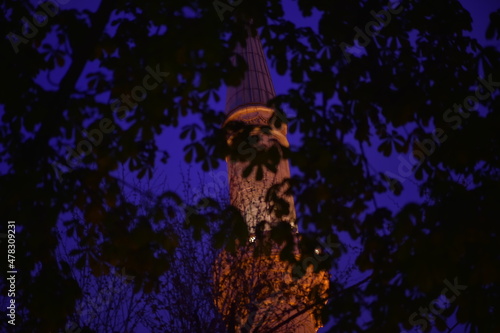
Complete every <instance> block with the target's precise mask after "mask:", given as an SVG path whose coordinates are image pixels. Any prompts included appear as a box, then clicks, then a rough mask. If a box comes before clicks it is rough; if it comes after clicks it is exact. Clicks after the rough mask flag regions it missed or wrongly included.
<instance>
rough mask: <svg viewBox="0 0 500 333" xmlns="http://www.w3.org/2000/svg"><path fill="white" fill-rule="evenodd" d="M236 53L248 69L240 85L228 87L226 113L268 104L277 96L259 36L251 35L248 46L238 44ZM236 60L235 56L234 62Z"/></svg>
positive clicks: (247, 42) (247, 41)
mask: <svg viewBox="0 0 500 333" xmlns="http://www.w3.org/2000/svg"><path fill="white" fill-rule="evenodd" d="M248 33H249V34H250V31H248ZM235 53H237V54H239V55H241V56H242V57H243V59H244V60H245V62H246V63H247V64H248V71H247V72H246V73H245V76H244V78H243V80H242V81H241V83H240V85H239V86H237V87H234V86H229V87H227V93H226V109H225V112H226V115H229V114H231V113H232V112H234V111H236V110H237V109H238V108H241V107H245V106H248V105H262V106H266V105H267V102H268V101H269V100H270V99H272V98H274V97H275V96H276V93H275V91H274V85H273V81H272V80H271V75H270V74H269V68H268V66H267V61H266V58H265V56H264V51H263V50H262V44H261V42H260V39H259V37H258V36H251V35H249V36H248V38H247V40H246V47H242V46H241V45H239V44H238V46H237V47H236V49H235ZM235 60H236V59H235V58H233V64H234V63H235Z"/></svg>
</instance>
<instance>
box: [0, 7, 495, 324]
mask: <svg viewBox="0 0 500 333" xmlns="http://www.w3.org/2000/svg"><path fill="white" fill-rule="evenodd" d="M32 2H33V3H34V4H35V3H37V2H35V1H32ZM284 3H285V5H284V7H285V9H286V16H285V18H287V19H289V20H291V21H292V22H294V23H295V24H296V25H298V26H309V27H311V28H313V29H316V28H317V20H318V14H317V13H313V15H312V16H311V17H308V18H303V17H302V15H301V13H300V11H299V10H298V7H297V4H296V2H295V1H291V0H286V1H284ZM461 3H462V4H463V6H464V7H465V9H467V10H468V11H469V12H470V13H471V15H472V19H473V31H472V32H471V34H470V35H471V37H474V38H476V39H477V40H478V41H479V43H481V44H483V45H497V46H498V43H497V42H496V44H495V42H492V41H487V40H486V38H485V31H486V26H487V24H488V23H489V14H490V13H491V12H492V11H494V10H496V9H498V7H499V5H500V2H498V1H497V0H475V1H474V0H462V1H461ZM98 4H99V0H88V1H80V0H72V1H69V2H68V3H67V4H66V5H63V6H62V8H64V9H69V8H78V9H84V8H85V9H88V10H90V11H95V10H96V8H97V7H98ZM354 33H355V32H354V31H353V37H354ZM264 51H266V46H265V45H264ZM3 52H5V51H3ZM96 64H97V62H90V63H88V64H87V67H86V70H87V72H90V71H92V70H95V69H96ZM268 64H269V66H270V71H271V76H272V79H273V82H274V87H275V90H276V93H277V94H286V93H287V91H288V89H290V88H292V87H293V84H292V83H291V79H290V78H289V77H287V76H286V75H285V76H280V75H279V74H277V72H276V69H275V68H274V67H273V66H271V62H270V59H268ZM68 67H69V64H66V65H65V66H63V67H62V68H61V69H60V70H59V73H56V74H55V75H54V76H53V77H52V80H54V81H56V82H57V81H58V80H59V79H60V78H61V77H62V75H63V74H64V73H65V70H67V68H68ZM44 76H45V75H43V74H41V75H40V78H39V80H38V82H39V83H40V84H41V85H42V86H44V87H46V88H47V89H53V85H51V84H50V83H48V82H47V81H46V79H45V78H44ZM84 76H85V74H84V75H82V77H84ZM80 81H81V82H79V85H80V88H82V89H84V87H85V85H86V81H85V80H83V79H81V80H80ZM219 95H220V97H221V100H220V101H219V102H218V103H217V102H215V101H213V102H212V104H211V106H212V108H213V109H216V110H220V112H223V110H224V103H225V87H222V89H221V90H220V91H219ZM99 99H100V100H102V101H106V100H109V95H108V96H105V95H103V96H99ZM1 110H2V109H0V111H1ZM285 111H287V110H285ZM443 111H444V110H443ZM288 116H290V117H293V116H294V115H293V114H288ZM199 121H200V120H199V118H198V117H193V116H188V117H185V118H183V119H182V121H181V125H180V126H178V127H177V128H172V127H170V128H168V129H167V130H165V131H164V132H163V133H162V135H161V136H158V137H157V138H156V140H157V143H158V144H159V146H160V149H163V150H166V151H168V153H169V155H170V159H169V161H168V164H167V165H166V166H165V167H163V166H161V165H162V164H160V163H158V167H157V168H158V169H157V171H156V174H155V176H154V177H153V179H152V180H151V181H150V182H149V184H148V182H147V181H143V182H142V183H140V184H142V186H148V187H149V186H150V187H151V188H152V189H153V190H154V189H162V190H164V189H165V187H166V188H169V189H171V190H173V191H177V192H182V187H183V182H184V181H185V179H190V186H191V189H192V190H193V191H194V192H197V191H198V190H199V189H202V186H203V184H200V182H199V177H200V176H201V177H202V178H205V180H206V181H208V182H211V181H213V180H214V179H220V177H217V176H218V175H220V174H221V173H225V172H226V165H225V164H224V163H222V164H221V166H220V167H219V169H217V170H212V171H211V172H209V173H208V174H207V173H205V172H204V171H202V169H201V166H200V165H198V164H195V163H191V164H189V165H188V164H187V163H186V162H185V161H184V152H183V147H184V146H185V145H186V144H187V143H188V140H182V139H180V132H181V130H182V125H185V124H190V123H193V122H199ZM82 128H85V124H82ZM288 139H289V141H290V144H291V146H292V148H293V147H294V146H297V145H299V144H300V137H299V136H298V135H297V134H295V135H290V134H289V136H288ZM354 142H355V141H354V140H353V144H354ZM376 147H377V144H376V141H375V144H374V145H372V147H371V149H369V150H367V151H366V152H367V154H368V156H369V158H370V159H369V161H370V165H371V166H372V168H373V170H374V171H378V172H384V171H390V172H393V173H396V174H397V168H398V165H399V163H400V160H399V159H398V155H396V154H394V155H391V157H390V158H384V157H382V156H381V154H380V153H378V152H377V150H376ZM408 154H409V153H408ZM408 154H405V155H404V157H405V158H406V157H407V156H408ZM158 159H159V158H158ZM1 167H2V169H1V171H2V173H3V172H5V165H3V166H1ZM122 172H123V174H124V175H125V179H126V180H128V179H130V183H134V180H132V178H133V177H132V176H131V175H130V174H129V172H128V171H125V170H119V171H117V174H122ZM291 172H292V176H293V175H294V173H297V172H298V170H297V169H296V168H294V167H293V165H292V168H291ZM214 175H215V176H214ZM412 178H413V177H409V179H408V181H407V182H406V183H405V190H404V192H403V194H402V195H400V196H394V195H391V194H383V195H380V196H378V197H377V198H376V199H377V201H378V203H379V205H381V206H387V207H389V208H390V209H398V208H400V207H402V206H403V205H404V204H405V203H407V202H409V201H413V200H416V201H422V200H426V198H425V197H420V196H419V195H418V193H417V189H418V187H417V186H416V185H415V183H414V179H412ZM221 186H222V187H224V186H226V185H225V184H221ZM205 194H207V193H205ZM341 239H342V240H343V241H344V242H346V243H352V241H350V240H349V239H348V238H347V237H346V236H345V235H344V236H343V238H341ZM345 260H347V261H348V260H349V258H347V259H345ZM364 276H366V275H363V274H358V275H354V276H353V282H355V281H357V280H358V279H362V278H363V277H364ZM327 327H328V326H327ZM325 331H326V329H321V330H320V331H319V332H325ZM434 331H435V332H437V330H435V329H434ZM434 331H433V332H434ZM456 332H460V330H456Z"/></svg>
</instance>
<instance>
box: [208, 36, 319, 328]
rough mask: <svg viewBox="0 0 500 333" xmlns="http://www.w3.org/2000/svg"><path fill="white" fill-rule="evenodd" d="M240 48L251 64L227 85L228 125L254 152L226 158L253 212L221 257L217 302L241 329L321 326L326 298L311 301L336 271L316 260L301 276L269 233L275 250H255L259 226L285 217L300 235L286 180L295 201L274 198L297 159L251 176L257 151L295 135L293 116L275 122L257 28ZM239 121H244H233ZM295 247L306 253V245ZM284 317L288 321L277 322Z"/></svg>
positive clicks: (232, 139)
mask: <svg viewBox="0 0 500 333" xmlns="http://www.w3.org/2000/svg"><path fill="white" fill-rule="evenodd" d="M249 34H250V32H249ZM235 53H236V54H238V55H240V56H241V57H242V58H243V59H244V60H245V62H246V63H247V65H248V70H247V71H246V72H245V75H244V78H243V80H242V81H241V83H240V84H239V85H238V86H236V87H232V86H230V87H228V88H227V95H226V108H225V114H226V120H225V122H224V125H223V126H225V127H226V129H228V136H227V140H228V144H229V145H230V146H232V147H233V148H235V149H236V151H237V152H238V154H241V155H242V156H243V155H246V158H244V159H241V158H236V159H232V158H231V157H229V156H228V157H227V159H226V161H227V164H228V173H229V191H230V201H231V204H232V205H233V206H234V207H236V208H237V209H238V210H239V211H240V212H241V214H242V215H243V217H244V218H245V221H246V223H247V226H248V230H249V233H250V240H249V243H248V244H244V245H242V246H240V248H239V249H238V250H237V251H236V253H228V252H225V251H223V253H222V254H221V256H220V257H219V260H218V261H217V262H216V264H215V266H214V267H215V269H214V280H215V281H214V282H215V294H216V299H215V303H216V305H217V306H218V308H219V310H220V311H221V313H222V315H223V317H224V319H225V321H226V322H228V323H229V324H228V326H230V327H234V328H235V329H236V332H268V331H269V332H270V331H272V332H278V333H285V332H286V333H290V332H294V333H313V332H316V331H317V330H318V328H319V327H320V325H321V324H320V322H319V320H317V317H315V316H314V314H313V313H314V312H316V313H317V312H318V310H319V308H321V306H311V305H313V304H315V303H316V301H317V299H318V298H323V297H324V296H325V295H326V290H327V288H328V273H326V272H319V273H314V272H313V269H312V267H311V266H309V267H307V266H306V267H305V275H303V276H301V277H298V276H294V274H293V267H292V265H291V264H290V263H288V262H284V261H281V260H280V258H279V253H280V251H281V249H282V246H279V245H277V244H275V243H273V242H272V241H270V240H269V238H268V239H267V242H270V244H271V246H270V248H271V250H270V252H268V253H267V254H265V255H255V249H256V247H257V245H256V244H257V243H259V239H258V238H257V240H256V238H255V235H256V233H257V229H259V230H260V231H262V233H260V234H264V235H265V234H268V232H269V231H270V230H271V228H272V227H273V226H274V225H276V224H277V223H278V222H287V223H289V224H290V226H291V230H292V233H293V234H295V235H296V236H298V234H297V225H296V218H295V208H294V201H293V197H292V196H291V195H285V193H284V192H285V191H286V189H287V188H286V186H282V187H280V189H279V190H278V191H277V192H276V193H277V194H278V196H279V197H280V198H281V199H283V200H284V201H285V202H286V203H288V213H287V214H283V211H281V212H279V213H276V211H273V209H272V208H273V205H274V203H273V201H272V200H271V201H269V200H266V195H267V194H268V190H269V189H270V188H271V187H273V186H275V185H278V184H282V183H283V181H284V180H286V179H288V178H290V167H289V163H288V160H286V159H283V158H282V159H280V160H279V162H278V164H277V165H276V170H275V171H276V172H273V171H270V170H268V168H266V167H264V168H263V169H262V171H261V173H260V175H259V174H258V172H257V171H256V168H254V169H253V170H252V172H251V173H250V174H249V175H248V176H247V177H244V175H243V171H244V170H245V169H246V168H247V166H248V165H249V164H250V163H252V160H253V159H254V158H258V156H259V153H262V152H263V151H266V150H268V149H270V148H273V147H274V148H275V151H281V150H280V149H281V148H280V147H281V146H282V147H288V145H289V143H288V140H287V138H286V134H287V126H286V124H285V123H281V124H280V126H274V124H275V122H273V121H272V119H275V118H276V116H277V113H276V112H275V110H273V109H272V108H271V107H269V106H267V105H268V101H269V100H270V99H272V98H274V97H275V91H274V86H273V82H272V80H271V76H270V74H269V68H268V66H267V62H266V58H265V56H264V52H263V50H262V45H261V42H260V40H259V38H258V37H257V36H251V35H249V36H248V38H247V40H246V45H245V46H241V45H239V46H237V47H236V49H235ZM233 61H234V59H233ZM234 122H236V123H239V124H240V126H239V127H238V126H233V127H231V125H230V124H234ZM241 124H245V125H247V126H246V127H247V131H249V133H247V134H250V135H247V136H246V137H245V135H243V139H241V137H242V135H241V131H243V130H242V126H241ZM248 128H249V129H248ZM238 131H240V132H238ZM257 138H258V139H257ZM256 142H258V144H257V145H255V143H256ZM233 157H234V156H233ZM262 221H265V222H266V223H265V225H264V226H263V227H262V225H259V223H260V222H262ZM258 225H259V228H257V226H258ZM260 227H262V228H260ZM296 239H297V237H296ZM259 244H262V243H259ZM294 253H295V254H296V258H297V259H298V258H299V253H298V251H295V252H294ZM311 290H316V291H317V292H316V293H315V295H313V296H311V294H314V293H312V292H311ZM284 321H286V324H285V325H281V326H280V327H279V328H276V327H277V326H279V325H280V323H283V322H284Z"/></svg>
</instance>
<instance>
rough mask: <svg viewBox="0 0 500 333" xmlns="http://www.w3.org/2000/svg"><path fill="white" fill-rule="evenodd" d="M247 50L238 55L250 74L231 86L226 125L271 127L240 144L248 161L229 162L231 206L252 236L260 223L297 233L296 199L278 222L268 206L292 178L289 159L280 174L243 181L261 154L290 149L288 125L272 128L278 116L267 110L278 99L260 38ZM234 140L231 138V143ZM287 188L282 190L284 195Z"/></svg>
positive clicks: (283, 161)
mask: <svg viewBox="0 0 500 333" xmlns="http://www.w3.org/2000/svg"><path fill="white" fill-rule="evenodd" d="M246 43H247V44H246V47H242V46H240V45H238V46H237V48H236V50H235V52H236V53H237V54H239V55H241V56H242V57H243V59H244V60H245V62H246V63H247V64H248V71H247V72H246V73H245V76H244V78H243V80H242V81H241V83H240V84H239V85H238V86H237V87H233V86H229V87H228V88H227V93H226V108H225V113H226V121H225V122H224V125H226V124H228V123H230V122H233V121H237V122H242V123H245V124H247V125H250V126H255V127H259V126H265V127H267V126H270V125H271V128H270V129H269V130H267V131H262V130H259V129H255V130H254V132H253V133H252V134H254V135H255V136H252V137H248V138H247V140H246V141H243V142H239V143H238V145H237V147H236V149H237V151H238V152H239V153H241V154H247V157H248V158H249V161H245V162H239V161H237V162H235V161H231V160H230V159H229V158H227V163H228V173H229V190H230V193H229V194H230V198H231V204H232V205H233V206H235V207H237V208H238V209H239V210H240V211H241V212H242V214H243V216H244V217H245V218H246V221H247V224H248V226H249V229H250V233H251V234H253V233H254V232H255V227H256V224H257V223H259V222H260V221H263V220H265V221H268V222H269V223H270V224H269V225H267V226H266V228H265V229H266V230H269V227H270V226H271V225H272V224H273V223H274V222H277V221H287V222H289V223H290V224H291V225H292V228H293V229H295V230H296V224H295V208H294V203H293V197H291V196H286V197H284V199H285V200H286V201H287V202H288V204H289V205H290V207H289V211H290V213H289V214H287V215H285V216H280V217H279V218H278V217H277V216H275V214H271V213H269V208H270V207H269V204H268V203H266V200H265V198H266V194H267V191H268V190H269V188H270V187H271V186H272V185H276V184H282V182H283V181H284V180H285V179H289V178H290V167H289V164H288V161H287V160H286V159H280V161H279V163H278V165H277V171H276V172H273V171H270V170H269V169H268V168H266V167H264V168H262V171H263V174H262V176H263V177H262V180H259V181H256V173H257V172H256V169H255V168H254V170H253V171H252V173H251V174H250V175H249V176H248V177H246V178H245V177H243V176H242V174H243V169H244V168H245V167H246V166H248V164H249V162H251V160H252V158H255V157H257V154H258V153H259V150H261V149H262V150H263V149H268V148H269V147H271V146H272V145H274V146H275V147H276V148H277V149H279V145H278V144H277V143H279V144H280V145H281V146H283V147H288V146H289V143H288V140H287V138H286V134H287V125H286V124H285V123H281V124H280V125H281V126H280V127H279V128H276V127H274V126H272V124H270V119H271V117H272V116H273V115H275V117H276V115H279V114H278V113H275V111H274V110H273V109H272V108H270V107H268V106H267V103H268V101H269V100H271V99H272V98H274V97H275V96H276V93H275V91H274V85H273V82H272V80H271V75H270V74H269V68H268V67H267V62H266V58H265V56H264V52H263V50H262V45H261V42H260V40H259V38H258V37H257V36H256V37H251V36H250V37H249V38H248V39H247V41H246ZM257 136H258V137H259V144H258V146H259V147H257V148H254V147H252V146H251V144H252V143H253V142H252V138H253V139H254V141H255V140H256V138H257ZM233 138H234V136H232V137H231V136H230V137H229V138H228V140H229V142H231V141H232V140H233ZM284 190H285V188H283V189H282V191H281V192H283V191H284Z"/></svg>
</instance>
